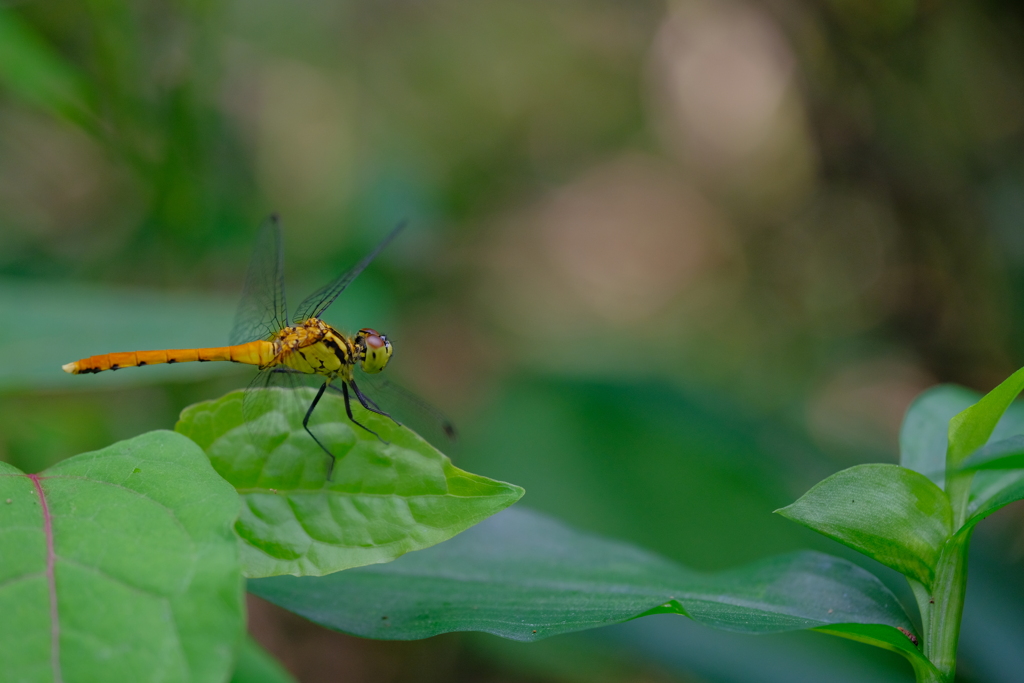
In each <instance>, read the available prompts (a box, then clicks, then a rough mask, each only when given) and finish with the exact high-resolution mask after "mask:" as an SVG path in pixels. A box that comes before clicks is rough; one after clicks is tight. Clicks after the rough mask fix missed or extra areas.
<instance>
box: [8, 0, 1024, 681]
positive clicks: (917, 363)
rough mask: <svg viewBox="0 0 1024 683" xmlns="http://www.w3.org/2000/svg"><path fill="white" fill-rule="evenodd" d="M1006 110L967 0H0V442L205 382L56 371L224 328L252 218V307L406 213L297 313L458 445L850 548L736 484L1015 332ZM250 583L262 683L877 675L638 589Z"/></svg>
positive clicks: (1020, 30)
mask: <svg viewBox="0 0 1024 683" xmlns="http://www.w3.org/2000/svg"><path fill="white" fill-rule="evenodd" d="M1022 143H1024V5H1021V4H1020V3H1018V2H1010V1H1008V0H1003V1H1000V0H984V1H980V2H974V3H954V2H950V1H948V0H890V1H889V2H881V1H879V0H819V1H818V2H810V1H807V0H803V1H801V0H751V1H749V2H731V1H730V2H725V1H722V0H680V1H678V2H654V1H653V0H630V2H612V1H610V0H590V1H589V2H585V1H583V0H560V1H558V2H550V1H548V2H543V1H541V0H415V1H414V0H377V1H375V2H371V1H366V0H363V1H353V0H348V1H346V0H303V1H302V2H291V3H288V2H272V1H270V0H249V1H248V2H237V1H236V2H230V1H227V0H226V1H223V2H222V1H216V0H181V1H179V2H174V1H170V0H166V1H149V0H145V1H143V2H131V3H129V2H126V1H125V0H85V1H83V2H69V1H67V0H49V1H48V2H40V1H38V0H36V1H31V0H23V1H20V2H10V1H7V2H0V313H2V317H3V319H4V320H5V324H4V325H3V326H2V327H0V351H2V353H3V359H4V360H3V361H2V363H0V457H2V458H3V459H5V460H7V461H9V462H11V463H13V464H15V465H17V466H18V467H21V468H23V469H25V470H27V471H32V472H34V471H39V470H41V469H43V468H45V467H47V466H49V465H50V464H52V463H53V462H55V461H57V460H59V459H61V458H64V457H68V456H70V455H73V454H75V453H78V452H82V451H85V450H90V449H95V448H99V447H102V446H104V445H107V444H108V443H110V442H111V441H113V440H116V439H121V438H126V437H129V436H133V435H136V434H139V433H141V432H144V431H147V430H151V429H158V428H172V427H173V425H174V422H175V419H176V416H177V414H178V412H179V411H180V410H181V408H183V407H184V406H186V405H188V404H190V403H192V402H195V401H199V400H204V399H207V398H213V397H216V396H219V395H220V394H222V393H223V392H225V391H227V390H229V389H232V388H236V387H240V386H244V384H245V383H246V382H247V381H248V377H249V373H247V372H245V371H244V370H242V369H239V368H236V367H231V366H229V365H228V364H210V365H205V364H204V365H199V364H192V365H180V366H175V367H153V368H145V369H140V370H132V371H128V372H122V373H117V374H116V375H115V374H114V373H106V374H105V375H97V376H84V377H71V376H68V375H65V374H64V373H62V372H61V371H60V365H61V364H63V363H66V362H69V361H72V360H75V359H77V358H80V357H83V356H88V355H92V354H97V353H104V352H108V351H125V350H131V349H136V348H164V347H189V346H212V345H220V344H222V343H224V342H225V340H226V337H227V333H228V330H229V328H230V326H231V319H232V316H233V308H234V305H235V302H236V300H237V297H238V293H239V292H240V289H241V283H242V279H243V276H244V272H245V266H246V263H247V259H248V256H249V252H250V249H251V246H252V240H253V237H254V235H255V230H256V226H257V225H258V224H259V222H260V220H261V219H262V218H263V217H264V216H265V215H266V214H268V213H269V212H270V211H279V212H280V213H281V214H282V216H283V219H284V226H285V235H284V239H285V252H286V267H287V273H288V275H287V282H288V286H289V289H290V293H291V294H292V295H293V298H292V302H293V304H294V303H296V302H297V301H298V300H299V299H300V298H301V297H303V296H305V294H307V293H308V292H309V291H312V290H313V289H315V288H316V287H318V286H320V285H321V284H323V282H325V281H327V280H328V279H330V278H331V277H332V276H333V275H335V274H337V273H338V272H340V270H341V269H342V268H344V267H346V266H347V265H349V264H351V263H352V262H354V261H355V260H356V259H358V258H359V257H360V256H361V255H362V254H363V253H364V252H365V251H366V250H368V249H369V248H370V247H371V246H372V245H373V244H374V243H375V242H376V240H378V239H379V238H380V237H381V236H382V235H384V234H385V233H386V232H387V231H388V230H389V229H390V228H391V227H392V226H393V225H394V224H395V223H396V222H397V221H398V220H400V219H402V218H408V219H409V220H410V225H411V227H410V228H409V229H408V230H407V231H406V233H405V234H403V236H402V238H401V239H400V240H399V241H398V242H397V243H395V244H394V245H393V246H392V247H391V248H390V249H389V250H388V251H387V252H386V253H385V254H384V255H383V256H382V257H381V258H380V259H379V260H378V262H377V263H375V264H374V266H373V267H372V268H371V269H370V270H368V271H367V272H366V273H365V274H364V275H363V276H362V277H361V278H360V279H359V280H358V281H357V282H356V284H355V285H353V286H352V287H351V289H350V291H349V292H347V293H346V295H344V296H343V297H342V298H341V299H340V300H339V301H338V303H337V304H335V306H334V307H333V308H332V310H331V312H330V313H329V314H328V316H327V319H328V320H329V321H330V322H333V323H335V324H337V325H339V326H340V327H342V328H343V329H348V330H353V329H357V328H359V327H362V326H372V327H376V328H378V329H381V330H384V331H386V332H387V333H388V335H389V337H391V338H392V339H393V340H394V342H395V348H396V352H395V360H394V362H393V364H392V365H391V366H390V367H389V373H390V374H391V375H392V376H397V377H398V378H399V380H400V381H402V382H403V383H405V384H406V385H407V386H409V387H410V388H412V389H414V390H415V391H417V392H419V393H420V394H422V395H423V396H425V397H427V398H428V399H429V400H430V401H431V402H433V403H435V404H436V405H437V406H439V407H441V408H442V409H443V410H445V411H446V412H448V413H450V414H452V416H453V417H454V418H455V419H456V422H457V423H458V425H459V426H460V427H461V430H462V432H463V439H462V442H461V444H460V446H459V448H458V450H457V452H456V453H455V454H454V455H455V457H456V460H457V463H458V464H459V465H460V466H462V467H464V468H466V469H469V470H471V471H475V472H479V473H481V474H486V475H489V476H492V477H496V478H501V479H506V480H508V481H512V482H515V483H517V484H520V485H522V486H524V487H526V489H527V495H526V498H525V499H524V501H523V504H525V505H528V506H531V507H533V508H536V509H539V510H542V511H546V512H548V513H551V514H554V515H556V516H558V517H560V518H562V519H564V520H566V521H568V522H569V523H571V524H573V525H575V526H576V527H578V528H582V529H587V530H591V531H595V532H599V533H603V534H606V535H610V536H613V537H616V538H619V539H623V540H628V541H631V542H634V543H637V544H639V545H642V546H645V547H647V548H651V549H654V550H656V551H658V552H660V553H662V554H664V555H666V556H668V557H671V558H674V559H676V560H678V561H681V562H684V563H686V564H688V565H690V566H692V567H695V568H699V569H706V570H714V569H720V568H724V567H729V566H733V565H736V564H739V563H743V562H747V561H750V560H753V559H756V558H759V557H763V556H766V555H770V554H775V553H780V552H784V551H789V550H792V549H795V548H805V547H813V548H817V549H820V550H824V551H826V552H833V553H836V554H842V555H844V556H848V557H851V559H855V558H854V557H853V556H852V555H851V554H850V553H846V552H845V551H844V550H843V549H842V548H841V547H840V546H838V545H837V544H834V543H830V542H827V541H825V540H824V539H821V538H818V537H816V536H815V535H814V534H813V533H811V532H809V531H806V530H804V529H802V528H799V527H797V526H796V525H793V524H791V523H788V522H786V521H784V520H782V519H781V518H778V517H775V516H773V515H771V511H772V510H773V509H775V508H777V507H780V506H782V505H785V504H787V503H789V502H791V501H792V500H793V499H794V498H795V497H797V496H799V495H800V494H801V493H803V492H804V491H805V490H806V489H807V488H808V487H809V486H810V485H812V484H813V483H814V482H816V481H817V480H818V479H820V478H822V477H824V476H827V475H828V474H830V473H832V472H834V471H837V470H839V469H842V468H844V467H848V466H851V465H854V464H856V463H859V462H868V461H883V462H893V461H895V458H896V450H897V438H896V437H897V433H898V428H899V424H900V420H901V418H902V414H903V411H904V410H905V408H906V406H907V405H908V403H909V401H910V400H911V399H912V398H913V396H914V395H915V394H917V393H918V392H920V391H921V390H923V389H925V388H927V387H928V386H931V385H933V384H935V383H937V382H958V383H961V384H965V385H968V386H971V387H973V388H977V389H982V390H987V389H989V388H991V387H992V386H994V385H995V384H996V383H997V382H998V381H1000V380H1001V379H1002V378H1003V377H1005V376H1006V375H1007V374H1008V373H1010V372H1011V371H1013V370H1015V369H1016V368H1017V367H1018V366H1020V365H1021V364H1022V363H1024V316H1022V315H1021V312H1022V310H1024V144H1022ZM222 365H223V366H227V367H222ZM1022 512H1024V511H1022V508H1021V506H1020V504H1018V505H1016V506H1011V507H1010V508H1008V509H1006V510H1004V511H1003V512H1001V513H999V514H998V515H996V516H995V517H994V518H992V519H991V520H990V521H989V522H987V523H986V524H985V525H982V527H981V529H980V531H979V533H978V534H977V535H976V538H977V541H976V543H975V545H976V552H975V554H974V556H973V557H972V560H971V562H972V566H971V586H970V589H969V593H968V602H967V610H966V616H965V624H964V630H963V635H962V638H961V659H962V662H961V674H962V676H961V679H959V680H963V681H966V682H994V683H1000V682H1002V681H1007V682H1010V681H1019V680H1020V675H1021V674H1020V672H1021V671H1024V647H1021V643H1022V642H1024V616H1022V615H1024V587H1022V582H1021V578H1020V577H1021V576H1022V573H1021V570H1022V568H1024V534H1022V532H1021V527H1022V525H1021V522H1022V521H1024V520H1022V516H1024V514H1022ZM858 561H861V560H858ZM862 561H863V562H864V563H865V564H867V565H868V566H869V567H870V568H871V569H872V570H873V571H876V572H878V573H879V574H880V575H881V576H883V577H884V579H885V580H886V581H887V582H889V583H890V584H891V585H892V586H893V587H894V589H895V590H900V591H902V592H901V593H900V594H901V595H903V596H904V597H905V598H906V596H907V594H906V591H905V589H904V588H902V587H901V586H900V583H899V580H898V578H899V577H896V576H895V575H893V574H892V573H891V572H887V571H886V570H884V569H883V568H881V567H880V566H879V565H877V564H868V563H869V561H867V560H862ZM904 602H905V603H906V604H910V602H912V601H910V600H909V598H906V599H905V600H904ZM250 606H251V609H252V619H251V622H252V624H251V628H252V630H253V632H254V633H255V634H256V635H257V637H258V638H259V639H260V640H261V642H263V643H264V644H265V645H266V646H267V647H268V648H269V649H270V650H271V651H272V652H274V653H275V654H276V655H277V656H278V657H280V658H281V660H282V661H283V662H284V663H285V664H286V666H288V667H289V668H290V669H291V670H292V671H293V672H294V673H295V674H296V675H297V676H298V677H299V679H300V680H301V681H303V683H306V682H317V683H319V682H322V681H323V682H326V681H353V682H362V681H374V682H375V683H379V682H385V683H386V682H391V681H395V682H400V681H487V682H493V683H505V682H519V681H523V682H526V681H530V682H538V683H541V682H560V681H597V682H608V683H618V682H622V683H625V682H634V683H636V682H641V681H643V682H660V681H706V682H708V683H712V682H741V681H743V682H746V681H754V682H762V681H763V682H775V681H778V682H779V683H799V682H801V681H821V680H830V681H846V680H849V681H863V680H872V681H910V680H912V675H911V672H910V670H909V667H908V666H906V665H905V663H903V662H902V660H900V659H899V658H898V657H897V656H896V655H891V654H889V653H884V652H876V651H874V650H872V649H870V648H868V647H867V646H862V645H857V644H853V643H846V642H840V641H836V640H834V639H830V638H828V637H826V636H823V635H818V634H810V633H802V634H792V635H786V636H772V637H760V638H754V637H748V636H743V637H736V636H732V635H730V634H722V633H716V632H712V631H709V630H707V629H704V628H702V627H698V626H696V625H694V624H692V623H689V622H687V621H686V620H685V619H681V618H673V617H656V618H650V619H643V620H639V621H636V622H632V623H630V624H626V625H623V626H619V627H613V628H608V629H602V630H600V631H597V632H593V633H588V634H581V635H578V636H572V637H562V638H555V639H552V640H549V641H545V642H542V643H539V644H534V645H522V644H514V643H507V642H503V641H499V640H497V639H495V638H491V637H485V636H474V635H461V636H445V637H439V638H434V639H431V640H429V641H423V642H418V643H379V642H371V641H363V640H358V639H354V638H348V637H345V636H341V635H338V634H333V633H329V632H327V631H324V630H322V629H319V628H317V627H313V626H311V625H309V624H307V623H305V622H303V621H302V620H300V619H298V618H297V617H293V616H291V615H288V614H285V613H282V612H280V611H279V610H277V609H276V608H271V607H270V606H269V605H266V604H263V603H258V602H255V601H254V602H253V603H252V604H251V605H250Z"/></svg>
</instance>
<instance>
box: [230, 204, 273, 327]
mask: <svg viewBox="0 0 1024 683" xmlns="http://www.w3.org/2000/svg"><path fill="white" fill-rule="evenodd" d="M283 270H284V266H283V262H282V254H281V227H280V219H278V217H277V214H271V215H270V217H269V218H267V219H266V220H265V221H263V224H262V225H261V226H260V229H259V232H258V234H257V236H256V248H255V249H254V251H253V254H252V260H251V261H249V270H248V272H247V273H246V275H245V287H244V288H243V289H242V300H241V302H239V304H238V311H237V312H236V313H235V324H234V327H232V328H231V337H230V338H229V341H228V343H230V344H245V343H246V342H251V341H256V340H257V339H268V338H270V337H271V336H272V335H274V334H275V333H277V332H278V331H279V330H280V329H281V328H283V327H285V326H286V325H287V324H288V306H287V304H286V302H285V298H284V273H283Z"/></svg>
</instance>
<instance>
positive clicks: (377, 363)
mask: <svg viewBox="0 0 1024 683" xmlns="http://www.w3.org/2000/svg"><path fill="white" fill-rule="evenodd" d="M355 341H356V346H357V347H358V348H359V350H360V351H361V355H360V358H359V365H360V367H362V368H363V372H366V373H369V374H371V375H373V374H376V373H378V372H380V371H381V370H383V369H384V366H386V365H387V364H388V361H389V360H391V342H389V341H388V338H387V337H386V336H384V335H383V334H381V333H380V332H378V331H377V330H371V329H370V328H369V327H364V328H363V329H361V330H359V333H358V334H357V335H356V340H355Z"/></svg>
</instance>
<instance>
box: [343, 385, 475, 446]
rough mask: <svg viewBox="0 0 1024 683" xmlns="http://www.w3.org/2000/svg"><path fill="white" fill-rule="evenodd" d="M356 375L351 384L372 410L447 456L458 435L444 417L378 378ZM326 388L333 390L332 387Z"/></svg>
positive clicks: (401, 388)
mask: <svg viewBox="0 0 1024 683" xmlns="http://www.w3.org/2000/svg"><path fill="white" fill-rule="evenodd" d="M356 374H357V376H356V377H355V381H356V383H357V384H358V386H359V389H360V391H361V392H362V393H363V395H364V396H365V397H366V399H367V400H369V401H371V402H372V403H373V404H375V407H377V408H379V409H380V410H381V411H382V412H385V413H387V414H388V415H390V416H391V417H392V418H394V420H395V421H396V422H398V423H399V424H402V425H405V426H406V427H408V428H409V429H411V430H413V431H414V432H416V433H417V434H419V435H420V436H422V437H423V438H424V439H426V440H427V441H428V442H429V443H430V444H431V445H432V446H433V447H434V448H436V449H438V450H439V451H442V452H444V453H448V454H449V455H450V454H451V452H452V450H454V447H455V446H456V444H457V443H458V433H457V432H456V429H455V424H454V423H453V422H452V421H451V420H450V419H449V418H448V416H447V415H445V414H444V413H443V412H441V411H440V410H438V409H437V408H435V407H434V406H433V405H431V404H430V403H429V402H428V401H426V400H425V399H423V398H421V397H420V396H418V395H417V394H415V393H413V392H412V391H409V390H408V389H406V388H405V387H403V386H402V385H400V384H395V383H394V382H392V381H390V380H388V379H384V378H383V377H381V376H380V375H379V374H376V375H370V374H367V373H365V372H360V373H356ZM330 388H332V389H334V385H331V387H330ZM339 390H340V389H339ZM352 400H353V401H355V400H356V397H355V396H353V397H352Z"/></svg>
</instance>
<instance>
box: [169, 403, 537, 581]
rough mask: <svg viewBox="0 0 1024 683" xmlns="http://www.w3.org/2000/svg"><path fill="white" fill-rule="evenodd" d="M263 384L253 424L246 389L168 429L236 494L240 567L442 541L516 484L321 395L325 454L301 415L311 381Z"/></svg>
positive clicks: (358, 559) (517, 491)
mask: <svg viewBox="0 0 1024 683" xmlns="http://www.w3.org/2000/svg"><path fill="white" fill-rule="evenodd" d="M265 391H270V392H272V393H271V396H270V399H269V400H267V401H264V402H262V403H263V408H262V409H263V410H264V412H263V413H262V414H259V415H253V416H252V417H253V424H251V425H250V424H246V423H245V422H244V421H243V419H242V396H243V392H233V393H230V394H227V395H226V396H224V397H222V398H220V399H218V400H216V401H207V402H205V403H200V404H197V405H194V406H191V407H189V408H187V409H185V410H184V411H183V412H182V414H181V420H180V421H179V422H178V425H177V430H178V431H179V432H181V433H182V434H184V435H186V436H188V437H189V438H191V439H192V440H194V441H195V442H196V443H198V444H199V445H200V446H201V447H202V448H203V450H205V451H206V454H207V455H208V456H209V457H210V461H211V462H212V463H213V466H214V468H216V470H217V471H218V472H219V473H220V475H221V476H222V477H224V478H225V479H227V480H228V481H229V482H231V484H232V485H234V486H235V488H236V489H238V491H239V493H241V494H242V501H243V507H242V514H241V516H240V518H239V520H238V523H237V524H236V526H235V529H236V531H237V532H238V535H239V536H240V537H241V539H242V541H243V545H242V565H243V568H244V571H245V574H246V576H249V577H260V576H275V575H278V574H294V575H298V576H302V575H315V576H318V575H321V574H329V573H331V572H336V571H339V570H341V569H348V568H350V567H358V566H361V565H365V564H373V563H376V562H389V561H391V560H393V559H395V558H396V557H398V556H400V555H402V554H404V553H407V552H409V551H410V550H419V549H421V548H426V547H428V546H431V545H434V544H435V543H440V542H441V541H444V540H446V539H448V538H451V537H452V536H454V535H455V534H457V533H459V532H460V531H463V530H465V529H467V528H469V527H471V526H473V525H474V524H476V523H477V522H479V521H481V520H483V519H486V518H487V517H489V516H491V515H493V514H494V513H495V512H498V511H499V510H502V509H504V508H506V507H508V506H509V505H511V504H512V503H514V502H515V501H517V500H519V498H520V497H521V496H522V495H523V490H522V489H521V488H519V487H518V486H513V485H511V484H505V483H503V482H498V481H494V480H492V479H487V478H486V477H480V476H477V475H474V474H470V473H468V472H464V471H462V470H460V469H458V468H457V467H455V466H454V465H452V463H451V461H450V460H449V459H448V458H447V457H446V456H444V455H442V454H441V453H439V452H438V451H437V450H436V449H434V448H433V447H432V446H430V444H428V443H427V442H426V441H424V440H423V439H421V438H420V437H419V436H417V435H416V434H415V433H413V432H411V431H409V430H408V429H405V428H404V427H399V426H398V425H396V424H395V423H394V422H392V421H391V420H389V419H388V418H384V417H381V416H380V415H376V414H373V413H370V412H368V411H366V410H363V409H362V408H360V407H359V406H353V410H354V411H356V419H357V420H358V421H359V422H361V423H362V424H364V425H366V426H367V427H369V428H370V429H372V430H374V431H376V432H377V433H378V434H380V435H381V437H382V438H383V439H384V440H385V441H386V442H388V443H384V442H382V441H381V440H379V439H378V438H377V437H375V436H374V435H372V434H370V433H369V432H367V431H366V430H363V429H359V428H358V427H354V426H353V425H352V423H351V422H350V421H349V419H348V417H347V416H346V415H345V407H344V403H343V402H342V400H341V398H340V397H335V396H333V395H330V394H328V395H325V396H324V397H323V399H322V400H321V402H320V404H319V406H318V407H317V409H316V412H315V413H314V415H313V420H312V421H311V424H312V425H315V426H317V429H318V437H319V438H320V439H321V440H322V441H323V442H324V444H325V445H326V446H327V447H328V448H330V449H331V452H332V453H334V454H335V455H336V456H337V458H338V461H337V465H336V466H335V468H334V474H333V476H332V479H331V480H330V481H328V480H327V479H326V468H327V458H326V456H325V455H324V453H323V451H321V450H320V448H319V447H318V446H317V445H316V443H315V442H314V441H313V440H312V439H311V438H310V436H309V435H308V434H307V433H306V432H305V430H304V429H303V427H302V418H303V416H304V414H305V410H306V407H307V406H308V405H309V402H310V400H311V399H312V396H313V394H312V392H311V391H309V392H304V391H301V390H295V391H286V390H281V389H271V390H265Z"/></svg>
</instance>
